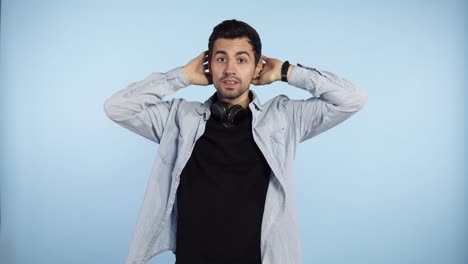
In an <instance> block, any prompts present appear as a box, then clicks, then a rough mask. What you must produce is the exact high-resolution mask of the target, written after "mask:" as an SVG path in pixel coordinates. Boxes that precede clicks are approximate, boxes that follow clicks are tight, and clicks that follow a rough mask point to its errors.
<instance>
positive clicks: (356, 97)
mask: <svg viewBox="0 0 468 264" xmlns="http://www.w3.org/2000/svg"><path fill="white" fill-rule="evenodd" d="M367 99H368V96H367V93H366V92H365V91H364V90H362V89H356V91H354V92H353V93H352V94H350V95H349V97H348V98H347V100H346V102H345V103H343V104H341V105H340V108H341V109H342V110H344V111H346V112H358V111H359V110H361V109H362V108H363V107H364V105H365V104H366V102H367Z"/></svg>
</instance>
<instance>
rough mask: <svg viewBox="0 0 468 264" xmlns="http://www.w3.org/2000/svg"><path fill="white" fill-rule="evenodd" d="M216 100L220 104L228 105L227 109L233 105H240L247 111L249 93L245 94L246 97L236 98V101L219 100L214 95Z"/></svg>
mask: <svg viewBox="0 0 468 264" xmlns="http://www.w3.org/2000/svg"><path fill="white" fill-rule="evenodd" d="M216 96H217V98H218V101H220V102H224V103H227V104H228V105H229V107H231V106H233V105H240V106H242V107H243V108H245V109H247V108H248V107H249V104H250V96H249V93H248V94H247V96H245V97H244V98H236V99H225V98H220V97H219V94H217V95H216Z"/></svg>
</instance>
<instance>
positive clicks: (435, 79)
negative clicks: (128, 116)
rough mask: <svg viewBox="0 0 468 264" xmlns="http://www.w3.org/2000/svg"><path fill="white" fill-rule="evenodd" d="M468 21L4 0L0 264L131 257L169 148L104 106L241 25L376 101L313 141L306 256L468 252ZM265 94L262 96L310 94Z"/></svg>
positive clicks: (431, 258)
mask: <svg viewBox="0 0 468 264" xmlns="http://www.w3.org/2000/svg"><path fill="white" fill-rule="evenodd" d="M467 15H468V4H467V2H466V1H462V0H445V1H442V0H439V1H436V0H434V1H415V0H414V1H367V0H363V1H339V0H335V1H244V0H239V1H229V2H228V1H226V2H224V1H185V2H182V1H157V0H153V1H116V0H101V1H95V0H66V1H59V0H42V1H34V0H29V1H27V0H3V1H2V2H1V43H0V44H1V76H0V77H1V82H0V85H1V90H0V100H1V101H0V117H1V134H0V136H1V137H0V139H1V141H0V143H1V182H0V183H1V208H0V209H1V225H0V263H1V264H30V263H39V264H58V263H68V264H83V263H86V264H94V263H123V260H124V258H125V256H126V254H127V250H128V246H129V243H130V240H131V237H132V232H133V229H134V226H135V223H136V219H137V216H138V212H139V209H140V205H141V202H142V199H143V195H144V191H145V187H146V183H147V181H148V177H149V174H150V170H151V166H152V163H153V159H154V155H155V154H156V150H157V148H158V145H157V144H155V143H153V142H151V141H149V140H147V139H146V138H143V137H140V136H138V135H136V134H133V133H132V132H130V131H128V130H126V129H124V128H122V127H120V126H118V125H116V124H115V123H113V122H112V121H111V120H109V119H108V118H107V116H106V115H105V113H104V110H103V104H104V101H105V100H106V99H107V98H108V97H110V96H111V95H112V94H113V93H115V92H117V91H118V90H120V89H123V88H124V87H126V86H127V85H128V84H129V83H131V82H134V81H137V80H141V79H143V78H144V77H146V76H147V75H149V74H150V73H152V72H158V71H159V72H165V71H168V70H170V69H172V68H175V67H177V66H181V65H184V64H185V63H187V62H188V61H189V60H190V59H192V58H194V57H195V56H196V55H198V54H199V53H200V52H202V51H203V50H206V49H207V44H208V36H209V35H210V33H211V31H212V29H213V27H214V26H215V25H216V24H218V23H219V22H221V21H222V20H225V19H231V18H236V19H239V20H243V21H246V22H247V23H249V24H251V25H252V26H253V27H254V28H256V29H257V31H258V32H259V33H260V36H261V37H262V42H263V47H264V48H263V53H264V54H265V55H266V56H268V57H272V58H278V59H280V60H289V61H290V62H291V63H294V64H296V63H301V64H304V65H307V66H311V67H316V68H318V69H322V70H327V71H331V72H334V73H336V74H337V75H339V76H341V77H343V78H346V79H348V80H350V81H352V82H353V83H355V84H356V85H358V86H359V87H361V88H362V89H364V90H365V91H366V92H367V94H368V102H367V104H366V105H365V106H364V108H363V109H362V110H361V111H360V112H359V113H357V114H356V115H354V116H352V117H351V118H350V119H349V120H347V121H346V122H344V123H342V124H341V125H339V126H337V127H335V128H332V129H331V130H329V131H327V132H326V133H324V134H321V135H319V136H317V137H314V138H312V139H310V140H308V141H306V142H304V143H303V144H301V145H300V147H299V150H298V152H297V155H296V163H295V179H296V188H297V201H298V207H299V225H300V234H301V241H302V252H303V263H327V264H366V263H368V264H370V263H372V264H376V263H378V264H395V263H398V264H416V263H424V264H442V263H443V264H464V263H468V255H467V253H466V252H467V251H466V249H467V248H468V228H467V227H468V226H467V223H468V217H467V216H468V199H467V198H468V197H467V190H468V184H467V183H468V181H467V174H468V168H467V165H466V164H467V163H466V161H467V154H468V153H467V152H468V151H467V150H468V144H467V141H468V140H467V136H466V134H467V132H468V131H467V121H468V120H467V114H468V111H467V110H468V107H467V106H466V105H467V103H466V101H467V96H468V92H467V87H468V78H467V73H468V60H467V59H468V56H467V55H468V54H467V49H466V47H468V41H467V40H468V30H467V25H468V19H467ZM252 89H253V90H254V91H255V92H256V93H257V94H258V95H259V97H260V99H261V101H262V102H266V101H267V100H268V99H270V98H272V97H274V96H276V95H278V94H286V95H288V96H289V97H290V98H294V99H299V98H306V97H308V96H309V94H308V93H306V92H304V91H302V90H300V89H297V88H294V87H292V86H288V85H287V84H284V83H280V82H278V83H274V84H273V85H270V86H261V87H255V86H253V87H252ZM213 92H214V88H213V87H212V86H207V87H200V86H190V87H187V88H185V89H182V90H180V91H178V92H177V93H175V94H172V95H171V96H169V97H168V99H170V98H173V97H183V98H186V99H187V100H197V101H204V100H205V99H206V98H207V97H208V96H210V95H211V94H212V93H213ZM149 263H150V264H156V263H157V264H169V263H174V255H173V254H172V253H171V252H165V253H163V254H161V255H158V256H157V257H155V258H153V259H151V261H150V262H149Z"/></svg>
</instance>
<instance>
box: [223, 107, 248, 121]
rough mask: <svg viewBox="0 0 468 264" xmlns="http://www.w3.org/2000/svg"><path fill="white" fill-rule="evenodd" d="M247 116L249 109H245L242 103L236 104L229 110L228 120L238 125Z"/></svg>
mask: <svg viewBox="0 0 468 264" xmlns="http://www.w3.org/2000/svg"><path fill="white" fill-rule="evenodd" d="M246 116H247V110H245V109H244V108H243V107H242V106H240V105H234V106H233V107H231V109H229V111H228V114H227V120H228V122H229V123H231V124H234V125H237V124H239V122H240V121H241V120H242V119H244V118H245V117H246Z"/></svg>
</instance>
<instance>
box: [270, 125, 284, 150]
mask: <svg viewBox="0 0 468 264" xmlns="http://www.w3.org/2000/svg"><path fill="white" fill-rule="evenodd" d="M285 136H286V133H285V128H284V127H282V128H280V129H278V130H275V131H273V132H272V133H271V134H270V139H271V141H272V143H274V144H278V145H281V146H283V147H284V146H285V145H286V138H285Z"/></svg>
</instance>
